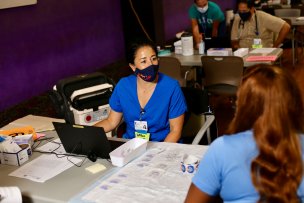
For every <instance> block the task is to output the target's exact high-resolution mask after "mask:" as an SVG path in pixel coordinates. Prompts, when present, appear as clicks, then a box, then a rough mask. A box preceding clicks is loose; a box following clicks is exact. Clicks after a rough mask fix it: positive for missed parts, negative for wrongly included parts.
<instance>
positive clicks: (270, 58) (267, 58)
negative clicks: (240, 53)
mask: <svg viewBox="0 0 304 203" xmlns="http://www.w3.org/2000/svg"><path fill="white" fill-rule="evenodd" d="M276 60H277V56H248V57H247V58H246V61H248V62H254V61H276Z"/></svg>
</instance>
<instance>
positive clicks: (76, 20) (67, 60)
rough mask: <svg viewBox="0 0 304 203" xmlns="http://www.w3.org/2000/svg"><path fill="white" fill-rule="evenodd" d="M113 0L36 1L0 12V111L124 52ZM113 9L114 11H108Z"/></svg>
mask: <svg viewBox="0 0 304 203" xmlns="http://www.w3.org/2000/svg"><path fill="white" fill-rule="evenodd" d="M119 11H120V2H119V1H118V0H114V1H113V0H102V1H101V0H90V1H83V0H61V1H54V0H42V1H38V4H36V5H33V6H26V7H18V8H10V9H5V10H1V11H0V28H1V31H0V47H1V48H0V76H1V82H0V112H1V111H2V110H4V109H6V108H8V107H11V106H13V105H15V104H17V103H19V102H21V101H23V100H26V99H28V98H30V97H32V96H35V95H38V94H40V93H42V92H45V91H46V90H50V89H51V88H52V86H53V85H54V84H55V83H56V82H57V81H58V80H59V79H61V78H64V77H66V76H70V75H75V74H81V73H88V72H94V71H95V70H96V69H97V68H100V67H104V66H106V65H108V64H110V63H113V62H114V61H117V60H120V59H122V58H123V57H124V39H123V33H122V21H121V15H120V12H119ZM114 14H115V15H114Z"/></svg>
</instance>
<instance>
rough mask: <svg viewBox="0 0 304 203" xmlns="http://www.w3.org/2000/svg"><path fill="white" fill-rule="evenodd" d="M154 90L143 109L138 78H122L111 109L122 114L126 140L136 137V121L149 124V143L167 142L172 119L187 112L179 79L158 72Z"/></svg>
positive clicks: (112, 100) (116, 88) (112, 98)
mask: <svg viewBox="0 0 304 203" xmlns="http://www.w3.org/2000/svg"><path fill="white" fill-rule="evenodd" d="M158 75H159V77H158V82H157V85H156V87H155V90H154V92H153V94H152V96H151V98H150V100H149V101H148V102H147V104H146V106H145V107H144V110H143V111H142V110H141V107H140V104H139V101H138V97H137V82H136V80H137V79H136V76H135V75H130V76H128V77H125V78H122V79H121V80H120V81H119V82H118V84H117V85H116V87H115V89H114V91H113V94H112V96H111V98H110V107H111V109H112V110H114V111H116V112H122V113H123V117H124V121H125V123H126V125H127V131H126V133H125V134H124V135H123V137H124V138H127V139H131V138H134V137H135V127H134V121H138V120H139V119H140V113H141V112H144V113H143V114H142V116H141V120H142V121H147V124H148V133H150V141H164V140H165V138H166V137H167V135H168V133H169V132H170V124H169V119H173V118H177V117H179V116H180V115H182V114H184V113H185V111H186V110H187V105H186V101H185V98H184V95H183V92H182V90H181V88H180V86H179V83H178V81H177V80H175V79H172V78H170V77H168V76H166V75H164V74H162V73H158Z"/></svg>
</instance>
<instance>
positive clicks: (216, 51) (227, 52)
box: [207, 48, 232, 56]
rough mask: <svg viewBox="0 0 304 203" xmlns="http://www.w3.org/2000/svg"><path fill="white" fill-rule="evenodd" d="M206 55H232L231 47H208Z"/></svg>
mask: <svg viewBox="0 0 304 203" xmlns="http://www.w3.org/2000/svg"><path fill="white" fill-rule="evenodd" d="M207 56H232V49H231V48H210V49H208V50H207Z"/></svg>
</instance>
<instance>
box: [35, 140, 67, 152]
mask: <svg viewBox="0 0 304 203" xmlns="http://www.w3.org/2000/svg"><path fill="white" fill-rule="evenodd" d="M35 151H39V152H53V153H55V154H66V151H65V149H64V147H63V145H62V144H61V140H60V139H59V138H57V139H55V140H53V141H51V142H48V143H46V144H44V145H42V146H41V147H38V148H37V149H35Z"/></svg>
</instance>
